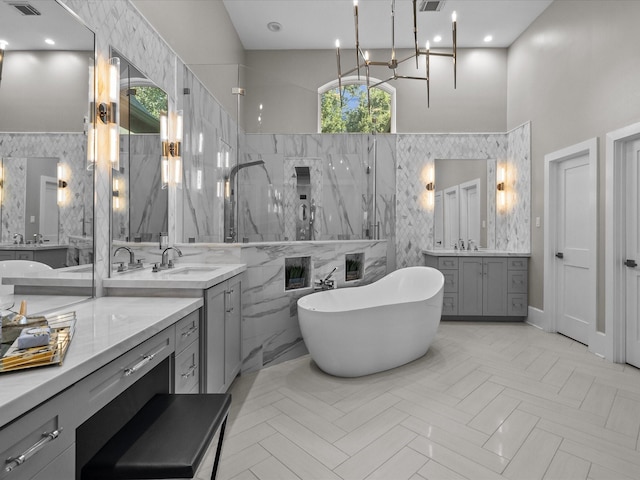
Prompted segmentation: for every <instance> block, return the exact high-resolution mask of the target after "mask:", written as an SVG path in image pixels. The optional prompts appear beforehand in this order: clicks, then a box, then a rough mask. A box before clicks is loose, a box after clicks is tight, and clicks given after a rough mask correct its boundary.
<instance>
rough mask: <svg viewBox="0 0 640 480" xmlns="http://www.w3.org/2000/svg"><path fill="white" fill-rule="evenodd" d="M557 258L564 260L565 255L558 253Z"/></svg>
mask: <svg viewBox="0 0 640 480" xmlns="http://www.w3.org/2000/svg"><path fill="white" fill-rule="evenodd" d="M556 257H557V258H564V253H562V252H558V253H556Z"/></svg>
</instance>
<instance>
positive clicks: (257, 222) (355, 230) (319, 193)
mask: <svg viewBox="0 0 640 480" xmlns="http://www.w3.org/2000/svg"><path fill="white" fill-rule="evenodd" d="M245 137H246V139H247V140H246V143H245V144H244V147H245V149H246V150H245V151H244V152H241V154H243V156H244V158H245V161H246V162H251V161H256V160H262V161H264V162H265V164H264V166H262V167H260V168H251V167H250V168H247V169H244V170H242V171H241V172H240V174H239V177H238V178H239V180H240V183H241V185H242V186H243V187H239V190H240V202H241V203H240V207H239V220H240V222H239V238H247V239H248V240H249V241H286V240H290V239H294V238H296V236H295V233H296V215H297V209H298V200H297V198H296V192H295V186H296V178H295V176H294V174H295V170H294V168H295V166H308V167H310V168H311V169H312V174H311V183H312V187H311V189H312V192H313V193H312V197H313V199H314V201H315V204H316V221H315V225H314V226H315V228H314V233H315V239H318V240H338V239H359V238H366V237H367V234H368V235H370V236H373V235H374V232H375V233H376V234H379V235H380V237H381V238H387V239H389V238H392V236H393V235H394V234H395V216H394V212H395V201H394V198H395V171H394V168H393V164H394V162H395V141H394V136H391V135H389V136H385V135H378V136H372V135H359V134H350V135H327V134H323V135H319V134H316V135H314V134H309V135H263V134H248V135H246V136H245ZM376 155H377V156H378V162H377V165H378V171H377V172H376V170H375V168H376V161H375V158H376ZM376 173H377V176H376ZM374 180H375V181H377V185H376V184H375V181H374ZM374 192H375V193H376V195H377V200H378V201H377V203H376V205H377V211H376V216H375V218H376V219H375V220H374V212H373V196H374ZM377 222H379V223H380V226H379V227H377V228H376V227H375V225H374V223H377Z"/></svg>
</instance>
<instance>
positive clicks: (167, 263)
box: [159, 247, 182, 269]
mask: <svg viewBox="0 0 640 480" xmlns="http://www.w3.org/2000/svg"><path fill="white" fill-rule="evenodd" d="M169 250H175V251H176V253H177V254H178V256H179V257H181V256H182V252H181V251H180V249H179V248H178V247H167V248H165V249H164V250H163V252H162V262H161V263H160V267H159V268H160V269H164V268H173V260H168V258H169Z"/></svg>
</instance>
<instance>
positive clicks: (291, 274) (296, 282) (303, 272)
mask: <svg viewBox="0 0 640 480" xmlns="http://www.w3.org/2000/svg"><path fill="white" fill-rule="evenodd" d="M310 273H311V257H289V258H285V259H284V289H285V291H287V290H299V289H302V288H308V287H309V278H310Z"/></svg>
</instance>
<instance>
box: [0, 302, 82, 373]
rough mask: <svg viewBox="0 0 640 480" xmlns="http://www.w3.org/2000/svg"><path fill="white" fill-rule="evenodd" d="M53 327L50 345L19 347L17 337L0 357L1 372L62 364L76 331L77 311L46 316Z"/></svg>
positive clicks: (50, 326) (51, 327)
mask: <svg viewBox="0 0 640 480" xmlns="http://www.w3.org/2000/svg"><path fill="white" fill-rule="evenodd" d="M45 318H46V319H47V323H48V325H49V328H50V329H51V334H50V340H49V345H44V346H40V347H32V348H25V349H22V350H20V349H18V347H17V345H18V340H17V339H16V340H15V341H14V342H13V344H11V346H9V348H8V349H7V350H6V352H4V353H3V354H2V356H1V357H0V373H4V372H13V371H16V370H23V369H26V368H34V367H43V366H48V365H62V361H63V360H64V356H65V354H66V353H67V350H68V348H69V345H70V344H71V339H72V338H73V334H74V332H75V325H76V312H68V313H63V314H60V315H54V316H46V317H45Z"/></svg>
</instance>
